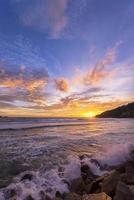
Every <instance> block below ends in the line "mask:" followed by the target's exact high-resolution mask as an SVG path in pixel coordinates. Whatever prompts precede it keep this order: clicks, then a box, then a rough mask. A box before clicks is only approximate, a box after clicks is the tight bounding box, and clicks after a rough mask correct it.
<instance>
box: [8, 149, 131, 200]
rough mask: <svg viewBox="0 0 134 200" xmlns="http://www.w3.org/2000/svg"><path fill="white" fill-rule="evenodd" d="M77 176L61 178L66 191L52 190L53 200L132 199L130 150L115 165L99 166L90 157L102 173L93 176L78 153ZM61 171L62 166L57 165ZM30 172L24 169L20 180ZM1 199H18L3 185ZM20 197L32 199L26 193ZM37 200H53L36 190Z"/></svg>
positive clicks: (26, 178)
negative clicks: (124, 157) (25, 171)
mask: <svg viewBox="0 0 134 200" xmlns="http://www.w3.org/2000/svg"><path fill="white" fill-rule="evenodd" d="M80 162H81V167H80V168H81V169H80V171H81V176H80V177H78V178H76V179H73V180H72V181H71V182H67V181H66V180H63V182H64V183H65V182H66V184H67V185H68V189H69V192H68V193H63V194H61V193H60V192H59V191H56V194H55V197H54V200H134V151H133V152H131V159H130V160H128V161H126V162H125V163H123V164H120V165H118V166H110V167H109V166H101V165H100V164H99V162H98V161H97V160H95V159H92V160H91V162H93V163H95V164H96V165H98V167H99V168H100V169H101V170H103V169H104V168H105V170H106V173H104V174H103V175H102V176H96V175H94V174H93V173H92V171H91V169H90V166H89V165H88V164H86V163H85V162H84V156H81V157H80ZM59 172H62V169H59ZM32 178H33V175H32V174H30V173H29V174H28V173H24V175H23V176H22V178H21V181H22V182H23V181H27V180H28V181H32ZM5 199H10V200H20V198H18V197H17V193H16V191H15V189H10V190H9V189H7V191H6V194H5ZM24 200H36V199H35V197H33V196H32V195H28V196H27V197H26V198H25V199H24ZM40 200H53V199H52V198H51V197H49V196H48V195H46V194H45V192H44V191H40Z"/></svg>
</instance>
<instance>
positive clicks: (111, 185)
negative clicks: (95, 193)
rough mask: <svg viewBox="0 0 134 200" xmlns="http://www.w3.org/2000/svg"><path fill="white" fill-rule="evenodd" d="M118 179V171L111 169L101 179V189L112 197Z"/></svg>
mask: <svg viewBox="0 0 134 200" xmlns="http://www.w3.org/2000/svg"><path fill="white" fill-rule="evenodd" d="M119 180H120V173H119V172H118V171H113V172H112V173H111V174H110V175H108V176H107V177H106V178H104V180H103V181H102V189H101V191H102V192H105V193H106V194H107V195H109V196H111V197H113V196H114V194H115V190H116V186H117V184H118V182H119Z"/></svg>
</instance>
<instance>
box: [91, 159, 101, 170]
mask: <svg viewBox="0 0 134 200" xmlns="http://www.w3.org/2000/svg"><path fill="white" fill-rule="evenodd" d="M90 161H91V163H94V164H95V165H96V166H98V167H99V168H100V169H101V168H103V166H101V164H100V163H99V161H98V160H96V159H93V158H92V159H91V160H90Z"/></svg>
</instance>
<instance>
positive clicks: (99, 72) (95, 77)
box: [83, 44, 119, 85]
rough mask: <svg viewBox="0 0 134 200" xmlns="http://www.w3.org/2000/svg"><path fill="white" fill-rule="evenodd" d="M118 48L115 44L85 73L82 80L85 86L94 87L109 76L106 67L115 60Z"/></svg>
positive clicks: (109, 73) (109, 71) (109, 72)
mask: <svg viewBox="0 0 134 200" xmlns="http://www.w3.org/2000/svg"><path fill="white" fill-rule="evenodd" d="M118 46H119V44H116V45H115V47H113V48H111V49H109V50H108V51H107V53H106V55H105V57H104V58H103V59H101V60H100V61H98V62H97V63H96V65H95V66H94V67H93V68H92V69H91V70H89V71H88V72H87V74H86V75H85V77H84V79H83V80H84V83H85V84H86V85H95V84H97V83H100V82H101V81H102V80H104V79H105V78H107V77H109V75H111V70H108V67H109V66H110V65H112V64H113V63H114V62H115V60H116V57H117V47H118Z"/></svg>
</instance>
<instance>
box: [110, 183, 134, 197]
mask: <svg viewBox="0 0 134 200" xmlns="http://www.w3.org/2000/svg"><path fill="white" fill-rule="evenodd" d="M114 200H134V190H133V189H132V188H131V187H129V186H128V185H126V184H125V183H123V182H121V181H120V182H119V183H118V185H117V189H116V194H115V197H114Z"/></svg>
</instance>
